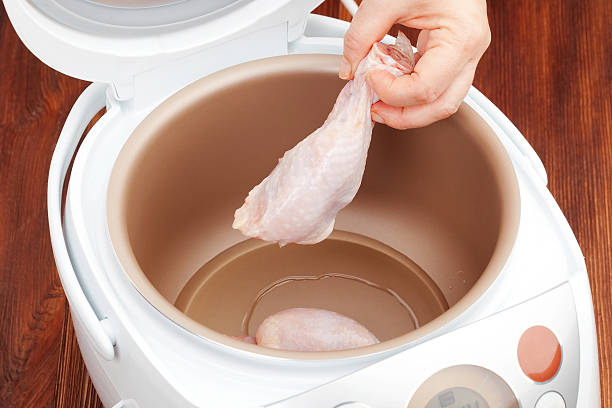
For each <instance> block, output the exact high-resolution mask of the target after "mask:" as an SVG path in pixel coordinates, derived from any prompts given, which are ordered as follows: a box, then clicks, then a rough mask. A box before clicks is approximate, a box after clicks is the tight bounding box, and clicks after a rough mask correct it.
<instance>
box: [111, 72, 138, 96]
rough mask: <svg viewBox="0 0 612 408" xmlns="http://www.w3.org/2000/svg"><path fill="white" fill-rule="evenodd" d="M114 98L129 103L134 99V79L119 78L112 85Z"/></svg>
mask: <svg viewBox="0 0 612 408" xmlns="http://www.w3.org/2000/svg"><path fill="white" fill-rule="evenodd" d="M111 88H112V90H113V97H114V98H115V99H116V100H118V101H127V100H130V99H132V98H134V77H132V76H130V77H128V78H119V79H118V80H115V81H113V83H112V84H111Z"/></svg>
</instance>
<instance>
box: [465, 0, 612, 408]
mask: <svg viewBox="0 0 612 408" xmlns="http://www.w3.org/2000/svg"><path fill="white" fill-rule="evenodd" d="M488 11H489V20H490V25H491V31H492V43H491V46H490V48H489V50H488V51H487V53H486V54H485V56H484V57H483V59H482V61H481V63H480V65H479V69H478V72H477V76H476V79H475V81H474V83H475V86H476V87H478V88H479V89H480V90H481V91H482V92H483V93H484V94H485V95H486V96H487V97H489V98H490V99H491V100H492V101H493V102H494V103H495V104H496V105H497V106H498V107H499V108H500V109H501V110H502V111H503V112H504V113H505V114H506V115H508V117H509V118H510V119H511V120H512V121H513V123H514V124H515V125H516V126H517V127H518V128H519V129H520V130H521V131H522V132H523V134H524V135H525V137H526V138H527V140H528V141H529V142H530V143H531V144H532V146H533V147H534V149H535V150H536V152H537V153H538V155H539V156H540V157H541V158H542V161H543V162H544V166H545V167H546V169H547V172H548V179H549V189H550V191H551V192H552V194H553V196H554V197H555V199H556V200H557V202H558V203H559V206H560V207H561V210H562V211H563V213H564V214H565V215H566V217H567V219H568V221H569V223H570V225H571V227H572V229H573V231H574V233H575V235H576V237H577V239H578V242H579V243H580V246H581V248H582V251H583V253H584V256H585V258H586V264H587V269H588V271H589V278H590V282H591V289H592V292H593V300H594V306H595V315H596V323H597V329H598V340H599V353H600V371H601V393H602V406H603V407H608V406H612V376H611V374H612V373H611V367H610V364H611V359H612V286H611V279H610V277H611V276H612V269H611V268H610V257H611V256H612V211H611V206H612V30H611V29H610V24H609V22H610V21H612V3H611V2H610V1H608V0H595V1H590V2H579V1H572V0H569V1H559V2H537V1H536V2H530V1H520V2H508V1H503V0H493V1H490V2H489V7H488Z"/></svg>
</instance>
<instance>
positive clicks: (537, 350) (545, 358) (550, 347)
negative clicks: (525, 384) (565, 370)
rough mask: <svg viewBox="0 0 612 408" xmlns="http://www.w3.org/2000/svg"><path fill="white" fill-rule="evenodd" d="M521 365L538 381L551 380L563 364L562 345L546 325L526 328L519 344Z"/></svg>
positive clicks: (518, 353)
mask: <svg viewBox="0 0 612 408" xmlns="http://www.w3.org/2000/svg"><path fill="white" fill-rule="evenodd" d="M517 355H518V361H519V365H520V366H521V369H522V370H523V372H524V373H525V374H526V375H527V377H529V378H531V379H532V380H533V381H536V382H545V381H548V380H550V379H551V378H553V377H554V376H555V374H557V371H559V366H560V365H561V345H560V344H559V340H557V336H555V334H554V333H553V332H552V331H550V329H548V328H546V327H544V326H533V327H530V328H529V329H527V330H525V333H523V335H522V336H521V339H520V340H519V344H518V350H517Z"/></svg>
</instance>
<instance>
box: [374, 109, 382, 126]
mask: <svg viewBox="0 0 612 408" xmlns="http://www.w3.org/2000/svg"><path fill="white" fill-rule="evenodd" d="M372 119H373V120H374V122H378V123H383V124H384V123H385V121H384V119H383V118H382V117H381V116H380V115H379V114H378V113H376V112H374V111H372Z"/></svg>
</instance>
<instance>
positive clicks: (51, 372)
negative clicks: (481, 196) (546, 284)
mask: <svg viewBox="0 0 612 408" xmlns="http://www.w3.org/2000/svg"><path fill="white" fill-rule="evenodd" d="M317 12H319V13H321V14H327V15H330V16H333V17H338V18H343V19H349V15H348V13H347V12H346V10H344V8H343V7H342V6H341V5H340V3H339V1H338V0H333V1H327V2H326V3H324V4H323V5H322V6H320V7H319V8H318V9H317ZM489 19H490V22H491V30H492V33H493V42H492V44H491V47H490V49H489V51H488V52H487V53H486V54H485V56H484V58H483V60H482V62H481V63H480V66H479V70H478V72H477V76H476V79H475V85H476V86H477V87H478V88H479V89H480V90H481V91H483V93H484V94H485V95H487V96H488V97H489V98H490V99H491V100H492V101H493V102H494V103H495V104H496V105H497V106H499V107H500V108H501V110H502V111H503V112H505V113H506V114H507V115H508V116H509V117H510V119H511V120H512V121H513V122H514V123H515V124H516V125H517V127H518V128H519V129H520V130H521V131H522V132H523V133H524V134H525V136H526V138H527V139H528V140H529V142H530V143H531V144H532V145H533V146H534V148H535V150H536V151H537V153H538V154H539V155H540V157H541V158H542V160H543V162H544V165H545V166H546V169H547V170H548V175H549V188H550V190H551V192H552V193H553V195H554V196H555V198H556V199H557V201H558V203H559V205H560V206H561V209H562V210H563V212H564V213H565V215H566V216H567V218H568V220H569V223H570V224H571V226H572V228H573V230H574V232H575V234H576V237H577V238H578V241H579V243H580V245H581V247H582V250H583V252H584V255H585V257H586V262H587V268H588V270H589V276H590V279H591V285H592V291H593V297H594V304H595V313H596V320H597V329H598V334H599V351H600V368H601V385H602V406H603V407H608V406H612V373H611V371H612V368H611V361H612V288H611V283H610V276H611V274H612V270H611V268H610V260H609V259H610V257H611V256H612V245H611V244H612V227H611V225H612V210H611V206H612V197H611V195H612V60H611V58H612V41H611V38H612V32H611V30H610V24H609V22H610V21H612V2H609V1H608V0H592V1H589V2H585V1H584V2H580V1H577V0H559V1H556V2H540V1H526V0H517V1H513V2H509V1H503V0H491V1H490V2H489ZM409 36H410V37H411V38H412V39H415V38H414V31H411V32H410V34H409ZM0 74H1V78H2V81H0V408H5V407H6V408H9V407H10V408H12V407H85V408H91V407H100V406H101V404H100V401H99V400H98V398H97V396H96V395H95V391H94V389H93V387H92V385H91V382H90V381H89V378H88V376H87V372H86V370H85V368H84V365H83V362H82V359H81V356H80V354H79V351H78V347H77V344H76V339H75V336H74V332H73V329H72V323H71V321H70V314H69V312H68V309H67V304H66V300H65V298H64V295H63V292H62V288H61V285H60V283H59V279H58V276H57V272H56V270H55V266H54V263H53V257H52V253H51V247H50V243H49V238H48V228H47V213H46V202H45V199H46V179H47V171H48V167H49V162H50V158H51V153H52V151H53V148H54V145H55V142H56V140H57V136H58V134H59V132H60V129H61V126H62V124H63V122H64V120H65V119H66V116H67V114H68V111H69V109H70V107H71V106H72V104H73V103H74V101H75V100H76V98H77V96H78V95H79V94H80V93H81V92H82V90H83V89H84V87H85V86H86V83H85V82H82V81H78V80H75V79H72V78H68V77H66V76H64V75H62V74H59V73H57V72H54V71H53V70H51V69H49V68H47V67H46V66H45V65H44V64H42V63H41V62H40V61H38V60H37V59H36V58H35V57H33V56H32V55H31V54H30V53H29V52H28V51H27V49H26V48H25V47H24V46H23V45H22V44H21V42H20V41H19V39H18V38H17V36H16V35H15V33H14V31H13V29H12V27H11V25H10V23H9V22H8V19H7V17H6V13H5V11H4V8H0Z"/></svg>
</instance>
